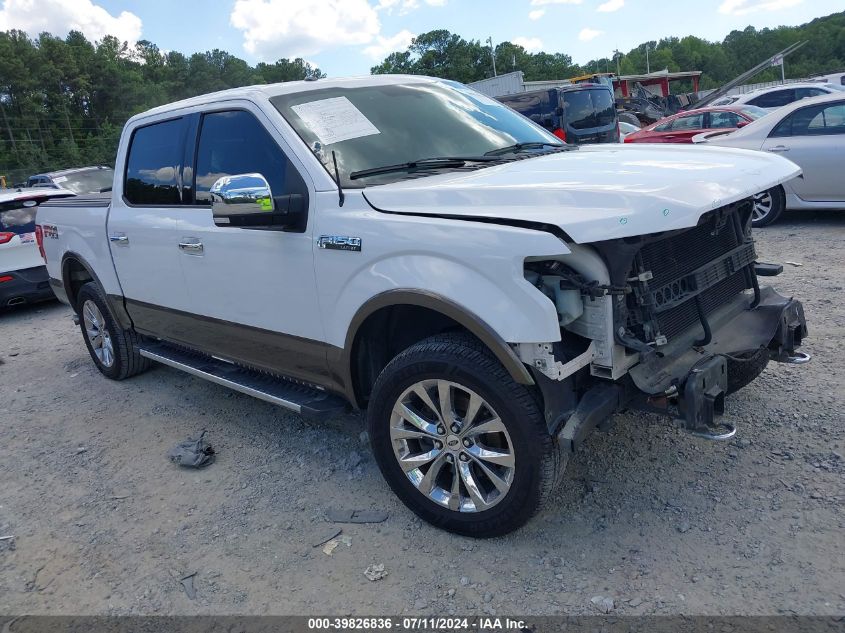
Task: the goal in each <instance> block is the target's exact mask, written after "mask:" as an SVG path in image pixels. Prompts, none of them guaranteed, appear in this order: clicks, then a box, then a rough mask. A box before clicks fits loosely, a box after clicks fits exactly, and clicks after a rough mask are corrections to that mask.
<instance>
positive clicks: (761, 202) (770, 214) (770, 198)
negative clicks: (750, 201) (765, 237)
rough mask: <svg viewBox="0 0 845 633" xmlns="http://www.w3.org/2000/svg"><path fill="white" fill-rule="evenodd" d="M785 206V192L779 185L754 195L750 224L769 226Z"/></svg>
mask: <svg viewBox="0 0 845 633" xmlns="http://www.w3.org/2000/svg"><path fill="white" fill-rule="evenodd" d="M785 208H786V194H785V193H784V192H783V187H781V186H780V185H778V186H776V187H772V188H771V189H767V190H766V191H761V192H760V193H758V194H755V195H754V209H753V210H752V212H751V226H753V227H762V226H769V225H770V224H773V223H774V222H776V221H777V219H778V218H779V217H780V216H781V214H782V213H783V211H784V209H785Z"/></svg>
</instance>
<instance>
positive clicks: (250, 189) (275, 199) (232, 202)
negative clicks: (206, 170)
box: [209, 174, 308, 231]
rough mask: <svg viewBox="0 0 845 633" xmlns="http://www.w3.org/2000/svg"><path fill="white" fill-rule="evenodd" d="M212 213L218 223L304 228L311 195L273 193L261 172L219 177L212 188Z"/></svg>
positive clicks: (247, 226) (256, 226)
mask: <svg viewBox="0 0 845 633" xmlns="http://www.w3.org/2000/svg"><path fill="white" fill-rule="evenodd" d="M209 194H210V195H211V214H212V216H214V223H215V224H216V225H217V226H233V227H244V228H271V227H272V228H276V229H280V230H284V231H296V230H303V229H304V223H305V217H306V212H307V210H308V196H307V195H306V194H304V193H289V194H286V195H281V196H274V195H273V192H272V191H270V185H269V184H268V182H267V179H266V178H265V177H264V176H263V175H261V174H237V175H234V176H223V177H222V178H219V179H218V180H217V181H216V182H215V183H214V185H212V187H211V189H210V190H209Z"/></svg>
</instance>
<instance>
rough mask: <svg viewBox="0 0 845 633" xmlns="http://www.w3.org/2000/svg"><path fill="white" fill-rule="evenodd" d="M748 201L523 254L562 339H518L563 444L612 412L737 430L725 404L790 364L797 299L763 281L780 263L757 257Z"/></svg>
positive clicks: (727, 433)
mask: <svg viewBox="0 0 845 633" xmlns="http://www.w3.org/2000/svg"><path fill="white" fill-rule="evenodd" d="M751 210H752V203H751V200H750V199H745V200H741V201H739V202H735V203H733V204H729V205H726V206H723V207H720V208H718V209H715V210H713V211H710V212H708V213H705V214H704V215H702V216H701V218H700V219H699V221H698V224H697V225H696V226H694V227H692V228H688V229H681V230H675V231H667V232H662V233H654V234H649V235H642V236H636V237H624V238H620V239H611V240H606V241H602V242H595V243H592V244H590V245H589V246H578V245H574V247H573V251H572V254H571V255H570V256H567V257H561V258H555V259H548V258H546V259H538V260H530V259H529V260H528V261H527V262H526V268H525V276H526V279H527V280H528V281H529V282H531V283H532V284H534V285H535V286H536V287H537V288H538V289H540V290H541V291H542V292H544V293H545V294H546V295H547V296H548V297H549V299H551V300H552V301H553V302H554V303H555V306H556V308H557V311H558V315H559V317H560V324H561V341H559V342H554V343H540V344H520V345H519V346H518V353H519V355H520V357H521V358H522V359H523V361H524V362H526V363H527V364H528V365H529V366H530V367H531V368H532V373H533V375H534V378H535V381H536V382H537V384H538V385H539V387H540V389H541V391H542V392H543V396H544V402H545V406H546V411H545V414H546V419H547V422H548V424H549V430H550V432H552V433H553V434H556V435H557V436H558V439H559V441H560V442H561V444H562V445H564V446H565V447H566V448H568V449H569V450H575V448H576V447H577V445H578V444H579V443H580V442H581V441H582V440H583V439H584V438H585V437H586V435H587V434H588V433H589V431H591V430H592V429H593V428H595V427H596V426H599V427H601V426H603V425H605V424H608V423H609V419H610V416H612V414H613V413H616V412H619V411H622V410H626V409H638V410H644V411H650V412H656V413H661V414H666V415H668V416H670V417H672V418H674V419H676V420H677V421H678V422H679V424H680V425H681V427H682V428H683V429H685V430H687V431H690V432H692V433H694V434H695V435H698V436H700V437H705V438H708V439H727V438H730V437H732V436H733V435H734V434H735V433H736V427H735V426H734V425H733V424H732V423H731V422H730V421H728V420H726V419H725V418H724V417H723V414H724V411H725V408H724V400H725V397H726V396H727V395H729V394H730V393H732V392H734V391H736V390H738V389H740V388H742V387H744V386H745V385H747V384H748V383H749V382H751V381H752V380H754V379H755V378H756V377H757V376H758V375H759V374H760V373H761V372H762V371H763V370H764V369H765V367H766V365H767V364H768V362H769V361H776V362H783V363H790V364H800V363H805V362H807V361H808V360H809V356H808V355H807V354H804V353H802V352H799V351H798V348H799V346H800V345H801V343H802V341H803V339H804V338H805V337H806V336H807V324H806V320H805V318H804V311H803V308H802V306H801V303H800V302H799V301H796V300H795V299H792V298H787V297H783V296H781V295H780V294H778V293H777V292H776V291H775V290H774V289H772V288H771V287H767V286H764V287H761V285H760V284H759V281H758V277H764V276H773V275H776V274H778V273H779V272H780V271H781V268H780V267H779V266H777V265H773V264H763V263H760V262H758V261H757V254H756V251H755V247H754V242H753V240H752V238H751Z"/></svg>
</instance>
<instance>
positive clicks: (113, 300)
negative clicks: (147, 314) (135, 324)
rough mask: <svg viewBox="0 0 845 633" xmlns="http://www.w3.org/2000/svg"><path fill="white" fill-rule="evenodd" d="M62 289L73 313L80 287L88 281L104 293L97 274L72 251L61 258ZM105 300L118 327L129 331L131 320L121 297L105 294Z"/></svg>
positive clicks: (75, 309) (83, 259) (80, 256)
mask: <svg viewBox="0 0 845 633" xmlns="http://www.w3.org/2000/svg"><path fill="white" fill-rule="evenodd" d="M61 271H62V287H63V289H64V292H65V295H66V296H67V299H68V303H69V304H70V306H71V308H73V310H74V312H76V311H77V305H76V304H77V297H78V296H79V291H80V290H81V288H82V286H83V285H85V284H86V283H88V282H89V281H93V282H94V283H96V284H97V285H98V286H100V288H102V289H103V292H104V293H105V287H104V286H103V284H102V282H101V281H100V278H99V277H98V276H97V273H95V272H94V268H93V266H91V264H89V263H88V262H87V261H86V260H85V258H84V257H82V255H80V254H78V253H75V252H73V251H68V252H67V253H65V254H64V255H63V256H62V266H61ZM105 296H106V300H107V301H108V304H109V308H110V309H111V311H112V314H113V315H114V317H115V319H116V320H117V322H118V324H119V325H120V327H122V328H123V329H129V328H131V327H132V320H131V319H130V318H129V313H128V312H127V311H126V307H125V306H124V305H123V297H118V296H115V295H110V294H107V293H106V294H105Z"/></svg>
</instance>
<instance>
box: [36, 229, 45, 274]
mask: <svg viewBox="0 0 845 633" xmlns="http://www.w3.org/2000/svg"><path fill="white" fill-rule="evenodd" d="M35 241H36V242H38V252H39V253H41V258H42V259H43V260H44V263H45V264H46V263H47V253H45V252H44V229H42V228H41V225H40V224H36V225H35Z"/></svg>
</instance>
